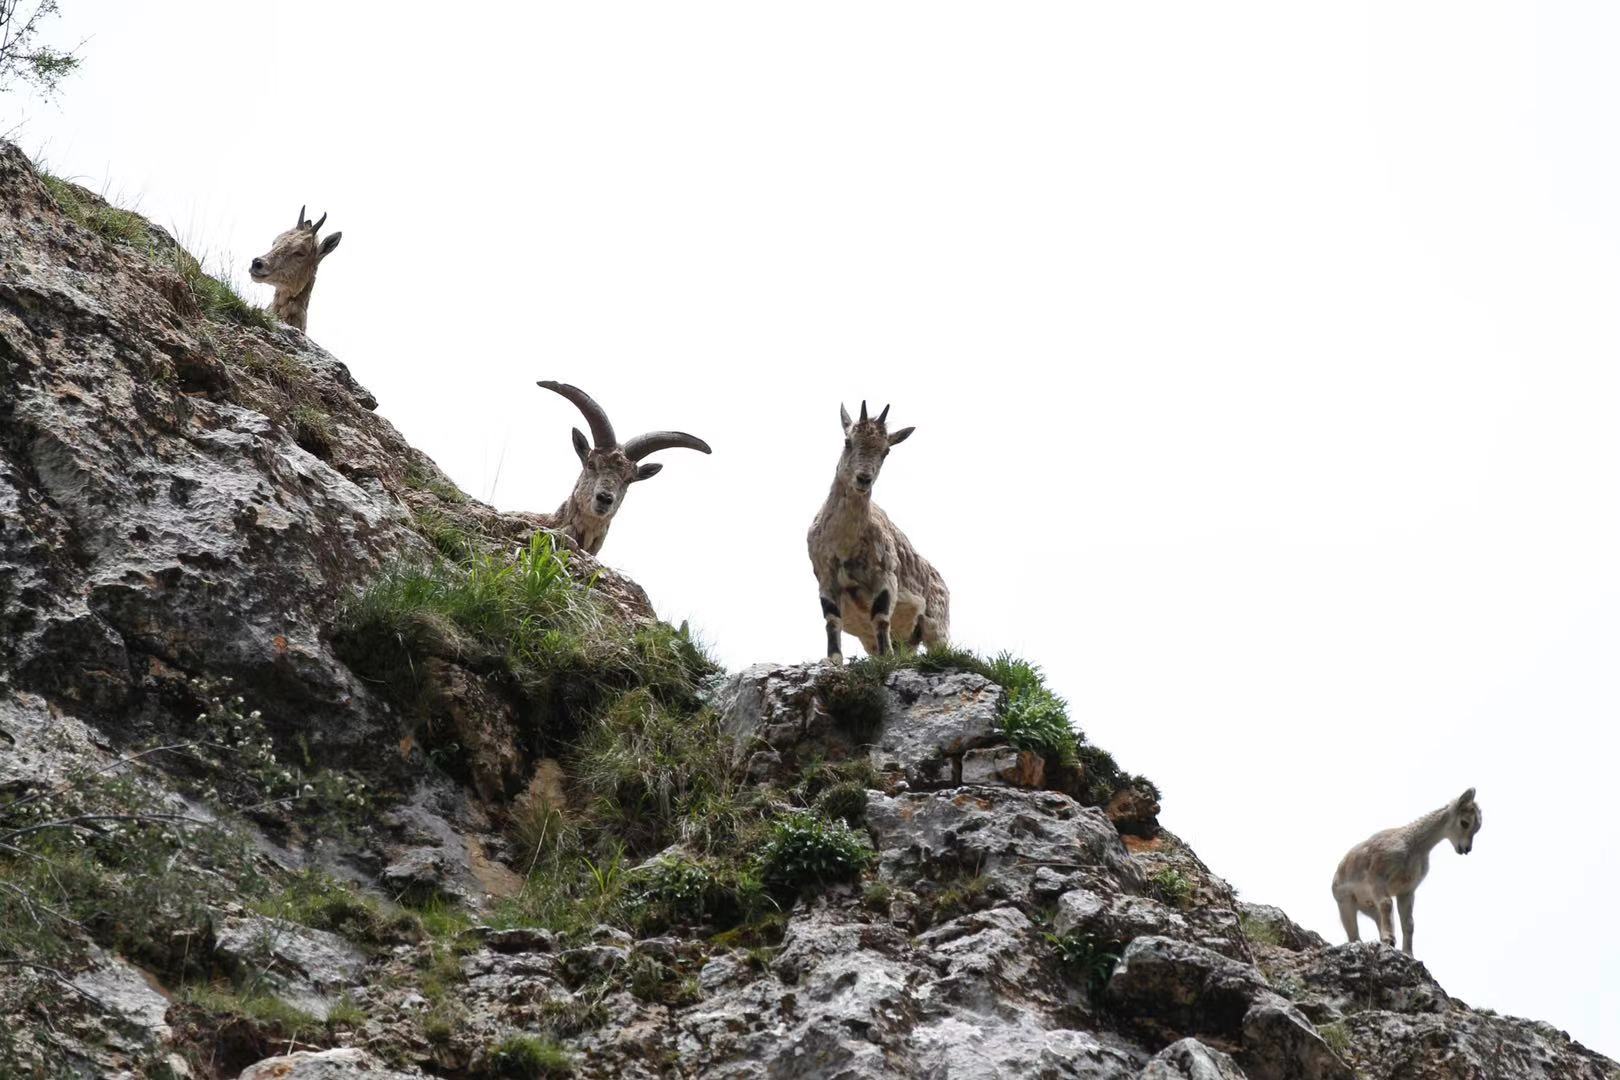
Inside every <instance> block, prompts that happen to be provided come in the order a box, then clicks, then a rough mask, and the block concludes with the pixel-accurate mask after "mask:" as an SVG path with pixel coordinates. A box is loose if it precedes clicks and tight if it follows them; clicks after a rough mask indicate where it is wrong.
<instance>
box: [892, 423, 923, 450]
mask: <svg viewBox="0 0 1620 1080" xmlns="http://www.w3.org/2000/svg"><path fill="white" fill-rule="evenodd" d="M916 430H917V429H916V428H914V427H903V428H901V429H900V430H899V431H896V432H895V433H894V434H892V435H890V436H889V445H890V446H894V445H896V444H898V443H903V442H905V441H906V440H907V439H909V438H911V433H912V432H913V431H916Z"/></svg>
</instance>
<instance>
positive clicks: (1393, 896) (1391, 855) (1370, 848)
mask: <svg viewBox="0 0 1620 1080" xmlns="http://www.w3.org/2000/svg"><path fill="white" fill-rule="evenodd" d="M1483 821H1484V815H1483V814H1482V813H1481V812H1480V809H1479V804H1478V803H1477V802H1475V801H1474V789H1473V788H1469V789H1468V790H1467V791H1465V792H1463V793H1462V795H1461V796H1460V797H1459V798H1458V799H1457V800H1456V801H1455V802H1449V803H1447V804H1446V805H1444V806H1442V807H1441V808H1440V809H1438V810H1435V811H1434V812H1432V813H1428V814H1424V815H1423V816H1422V817H1420V818H1418V819H1417V820H1416V821H1414V822H1412V823H1411V824H1410V825H1403V826H1401V827H1400V828H1398V829H1385V830H1384V831H1383V832H1381V833H1375V834H1373V835H1372V836H1371V837H1369V838H1368V839H1366V840H1363V841H1362V842H1361V843H1359V844H1357V845H1356V846H1355V847H1353V848H1351V849H1350V853H1349V854H1347V855H1346V856H1345V857H1344V859H1343V861H1342V862H1340V863H1339V869H1338V870H1337V871H1336V872H1335V873H1334V875H1333V899H1334V900H1336V901H1337V902H1338V905H1339V918H1340V919H1341V920H1343V922H1344V932H1345V933H1346V934H1349V935H1350V940H1351V941H1360V940H1361V930H1360V927H1359V926H1358V925H1357V923H1356V916H1357V914H1358V913H1359V914H1361V915H1366V916H1367V917H1368V918H1370V919H1372V920H1373V921H1374V922H1376V923H1377V924H1378V937H1379V939H1380V940H1381V941H1383V943H1384V944H1385V945H1389V946H1391V947H1393V946H1394V945H1395V927H1394V919H1393V918H1392V916H1391V908H1393V907H1399V909H1400V914H1401V937H1402V939H1403V941H1402V944H1401V948H1402V949H1404V950H1405V951H1406V953H1407V954H1408V955H1410V954H1411V952H1412V898H1413V896H1414V894H1416V892H1417V887H1418V886H1419V885H1421V884H1422V883H1423V879H1424V878H1425V877H1427V876H1428V873H1429V852H1430V851H1431V850H1433V849H1434V846H1435V845H1436V844H1438V843H1439V842H1440V841H1442V840H1450V841H1451V846H1452V847H1454V848H1456V849H1457V853H1458V854H1460V855H1466V854H1468V853H1469V852H1470V851H1472V850H1474V834H1475V833H1477V832H1479V827H1480V825H1481V824H1482V823H1483Z"/></svg>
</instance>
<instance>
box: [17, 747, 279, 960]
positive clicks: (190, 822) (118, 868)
mask: <svg viewBox="0 0 1620 1080" xmlns="http://www.w3.org/2000/svg"><path fill="white" fill-rule="evenodd" d="M174 752H175V753H179V752H181V750H180V749H177V750H176V751H174ZM182 810H183V808H177V806H176V804H175V803H174V802H172V801H170V800H169V799H168V798H166V797H165V796H164V795H162V794H161V792H160V790H159V789H158V788H156V786H154V785H150V784H148V783H147V782H146V781H145V779H144V778H143V777H141V776H139V775H137V774H136V766H134V765H133V764H131V763H128V762H124V763H120V764H118V765H117V766H115V767H114V768H112V769H107V770H102V771H97V772H87V773H83V774H80V775H78V776H75V777H72V778H71V779H69V780H68V781H66V782H65V783H60V784H54V785H51V786H48V787H47V786H42V787H38V788H35V789H33V790H31V791H28V792H26V793H24V794H21V795H17V796H15V797H13V798H12V799H10V800H9V801H8V802H6V803H4V804H0V955H4V956H8V957H13V958H16V959H18V960H20V961H25V962H31V963H32V962H38V963H48V964H52V965H62V964H68V965H71V964H72V963H73V962H75V961H76V960H78V959H81V958H82V957H84V956H85V955H86V954H87V953H88V951H89V949H90V946H91V945H92V944H93V945H97V946H100V947H101V948H104V949H108V950H113V951H117V952H121V953H123V954H124V955H126V956H129V957H130V958H132V959H134V960H136V961H138V962H140V963H142V964H144V965H145V966H147V967H149V968H151V969H152V970H154V971H156V972H158V973H160V974H162V975H165V976H168V977H174V978H180V977H184V976H186V975H188V974H191V973H192V972H193V971H194V970H195V969H196V968H197V966H198V964H199V963H201V962H203V960H204V958H203V956H202V950H201V948H200V943H201V942H202V941H204V940H206V938H207V934H208V928H209V926H210V925H211V920H212V910H211V909H212V908H214V907H217V906H219V905H221V904H224V903H226V902H227V901H229V900H236V899H238V898H239V897H241V896H244V895H245V896H253V895H256V894H258V893H259V892H260V891H262V889H263V888H264V880H263V878H262V877H261V876H260V874H259V872H258V870H257V868H256V862H255V859H254V851H253V849H252V848H251V846H250V844H249V843H248V842H247V841H246V839H245V838H243V837H241V836H239V835H238V834H236V833H235V832H233V831H231V830H229V829H228V828H225V827H223V826H221V825H219V824H217V823H215V822H213V821H209V820H205V819H201V818H197V817H194V816H193V815H191V814H189V813H184V812H181V811H182Z"/></svg>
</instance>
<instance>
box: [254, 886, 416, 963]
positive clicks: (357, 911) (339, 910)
mask: <svg viewBox="0 0 1620 1080" xmlns="http://www.w3.org/2000/svg"><path fill="white" fill-rule="evenodd" d="M249 906H250V907H252V908H253V910H255V911H257V912H259V913H260V914H262V915H269V916H271V917H273V918H278V919H286V920H287V921H289V922H295V923H300V924H302V925H304V926H308V927H311V928H312V929H315V930H328V931H331V932H332V933H334V934H338V935H340V936H342V937H344V938H347V939H348V940H350V941H354V942H358V943H361V944H366V945H373V946H385V945H398V944H402V943H405V942H411V941H418V940H421V938H422V936H423V935H424V934H425V933H426V929H425V927H424V926H423V924H422V920H421V919H420V918H419V917H418V916H416V915H414V914H412V913H411V912H408V911H394V912H389V911H385V910H384V909H383V907H382V905H381V904H380V903H379V902H378V901H377V900H376V899H374V898H373V897H370V896H367V895H365V894H364V893H362V892H360V891H359V890H357V889H355V888H354V887H353V886H352V885H349V884H347V883H345V882H342V881H339V880H338V879H337V878H334V877H332V876H331V875H330V874H326V873H323V872H322V871H319V870H305V871H303V872H301V873H299V874H296V875H294V876H293V877H292V879H291V880H289V881H288V882H287V883H286V884H285V885H283V886H282V887H281V888H280V889H279V890H277V891H276V892H274V893H273V894H271V895H269V896H266V897H264V898H263V899H260V900H257V901H255V902H254V903H252V904H251V905H249Z"/></svg>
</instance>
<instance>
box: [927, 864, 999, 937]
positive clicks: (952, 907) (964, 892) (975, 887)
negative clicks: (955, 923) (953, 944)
mask: <svg viewBox="0 0 1620 1080" xmlns="http://www.w3.org/2000/svg"><path fill="white" fill-rule="evenodd" d="M990 899H991V896H990V879H989V878H987V877H985V876H984V875H983V874H969V873H963V874H961V875H960V876H958V877H956V878H953V879H949V880H947V881H944V882H942V883H940V885H939V887H938V888H936V889H935V890H934V891H933V892H932V893H931V894H929V895H928V896H927V897H926V906H925V910H926V912H927V915H928V921H929V923H930V924H931V925H936V926H937V925H938V924H940V923H943V922H949V921H950V920H952V919H954V918H956V917H957V916H958V915H966V914H967V913H968V912H970V911H978V910H980V909H981V908H985V907H988V906H989V901H990Z"/></svg>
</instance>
